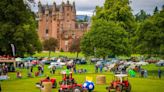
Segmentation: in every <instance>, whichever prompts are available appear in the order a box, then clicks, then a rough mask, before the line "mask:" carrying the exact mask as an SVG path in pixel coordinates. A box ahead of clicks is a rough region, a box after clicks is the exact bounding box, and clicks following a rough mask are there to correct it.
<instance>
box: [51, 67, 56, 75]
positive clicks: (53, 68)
mask: <svg viewBox="0 0 164 92" xmlns="http://www.w3.org/2000/svg"><path fill="white" fill-rule="evenodd" d="M55 70H56V67H55V66H53V67H52V69H51V73H52V74H55Z"/></svg>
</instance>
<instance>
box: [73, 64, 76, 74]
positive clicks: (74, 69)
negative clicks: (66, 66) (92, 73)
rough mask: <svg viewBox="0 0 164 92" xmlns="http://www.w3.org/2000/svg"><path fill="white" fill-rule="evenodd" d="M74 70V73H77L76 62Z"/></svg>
mask: <svg viewBox="0 0 164 92" xmlns="http://www.w3.org/2000/svg"><path fill="white" fill-rule="evenodd" d="M73 71H74V73H76V64H74V66H73Z"/></svg>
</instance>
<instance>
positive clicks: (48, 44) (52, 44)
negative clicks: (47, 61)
mask: <svg viewBox="0 0 164 92" xmlns="http://www.w3.org/2000/svg"><path fill="white" fill-rule="evenodd" d="M57 46H58V41H57V39H55V38H49V39H46V40H44V42H43V47H44V50H48V51H49V57H50V55H51V51H55V50H56V48H57Z"/></svg>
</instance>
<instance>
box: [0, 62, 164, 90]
mask: <svg viewBox="0 0 164 92" xmlns="http://www.w3.org/2000/svg"><path fill="white" fill-rule="evenodd" d="M44 68H45V75H49V76H50V77H51V78H56V79H57V82H59V81H60V80H61V77H62V76H61V75H60V74H59V72H60V70H61V69H58V70H57V72H56V74H54V75H51V74H50V73H49V70H48V69H47V66H45V67H44ZM80 68H86V69H87V70H88V73H86V74H73V77H74V78H75V80H76V81H77V82H78V83H81V84H82V83H83V82H84V81H85V77H86V76H92V77H93V82H94V83H95V84H96V76H97V75H105V76H106V83H107V84H106V85H95V89H94V92H107V91H106V89H105V87H106V86H108V84H109V83H110V82H111V80H112V79H113V74H112V73H110V72H105V73H102V74H101V73H98V74H95V73H94V65H89V64H88V65H78V66H77V69H80ZM36 69H37V68H35V69H34V71H36ZM64 69H65V68H64ZM144 69H147V70H148V73H149V77H148V78H140V77H139V75H137V77H136V78H129V81H130V82H131V85H132V92H163V90H164V86H163V85H164V78H162V79H158V78H157V72H154V75H153V74H151V73H152V72H153V71H157V70H158V67H156V66H155V65H152V64H151V65H148V66H144ZM161 69H162V70H163V71H164V67H162V68H161ZM19 70H20V69H19ZM152 70H153V71H152ZM21 72H22V75H23V78H22V79H17V78H16V73H9V76H10V79H9V80H6V81H2V82H1V84H2V90H3V91H2V92H40V90H39V89H38V88H36V87H35V83H36V82H38V81H39V80H40V79H42V78H44V77H45V76H42V77H34V78H27V77H26V73H27V70H26V69H23V70H21ZM58 89H59V85H58V88H56V89H53V92H57V90H58Z"/></svg>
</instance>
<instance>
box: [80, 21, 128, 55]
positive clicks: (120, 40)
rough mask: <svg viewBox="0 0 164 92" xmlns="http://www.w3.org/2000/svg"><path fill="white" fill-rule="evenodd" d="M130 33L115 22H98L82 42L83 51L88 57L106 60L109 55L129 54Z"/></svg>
mask: <svg viewBox="0 0 164 92" xmlns="http://www.w3.org/2000/svg"><path fill="white" fill-rule="evenodd" d="M127 48H129V42H128V33H127V32H126V30H124V28H122V27H120V26H118V25H116V24H115V23H114V22H108V21H105V20H97V21H95V23H94V24H93V25H92V28H91V30H90V32H88V33H87V34H86V35H84V37H83V39H82V41H81V50H82V52H83V53H84V54H86V55H96V56H97V57H103V58H105V57H106V56H108V55H128V54H129V51H130V50H129V49H127Z"/></svg>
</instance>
